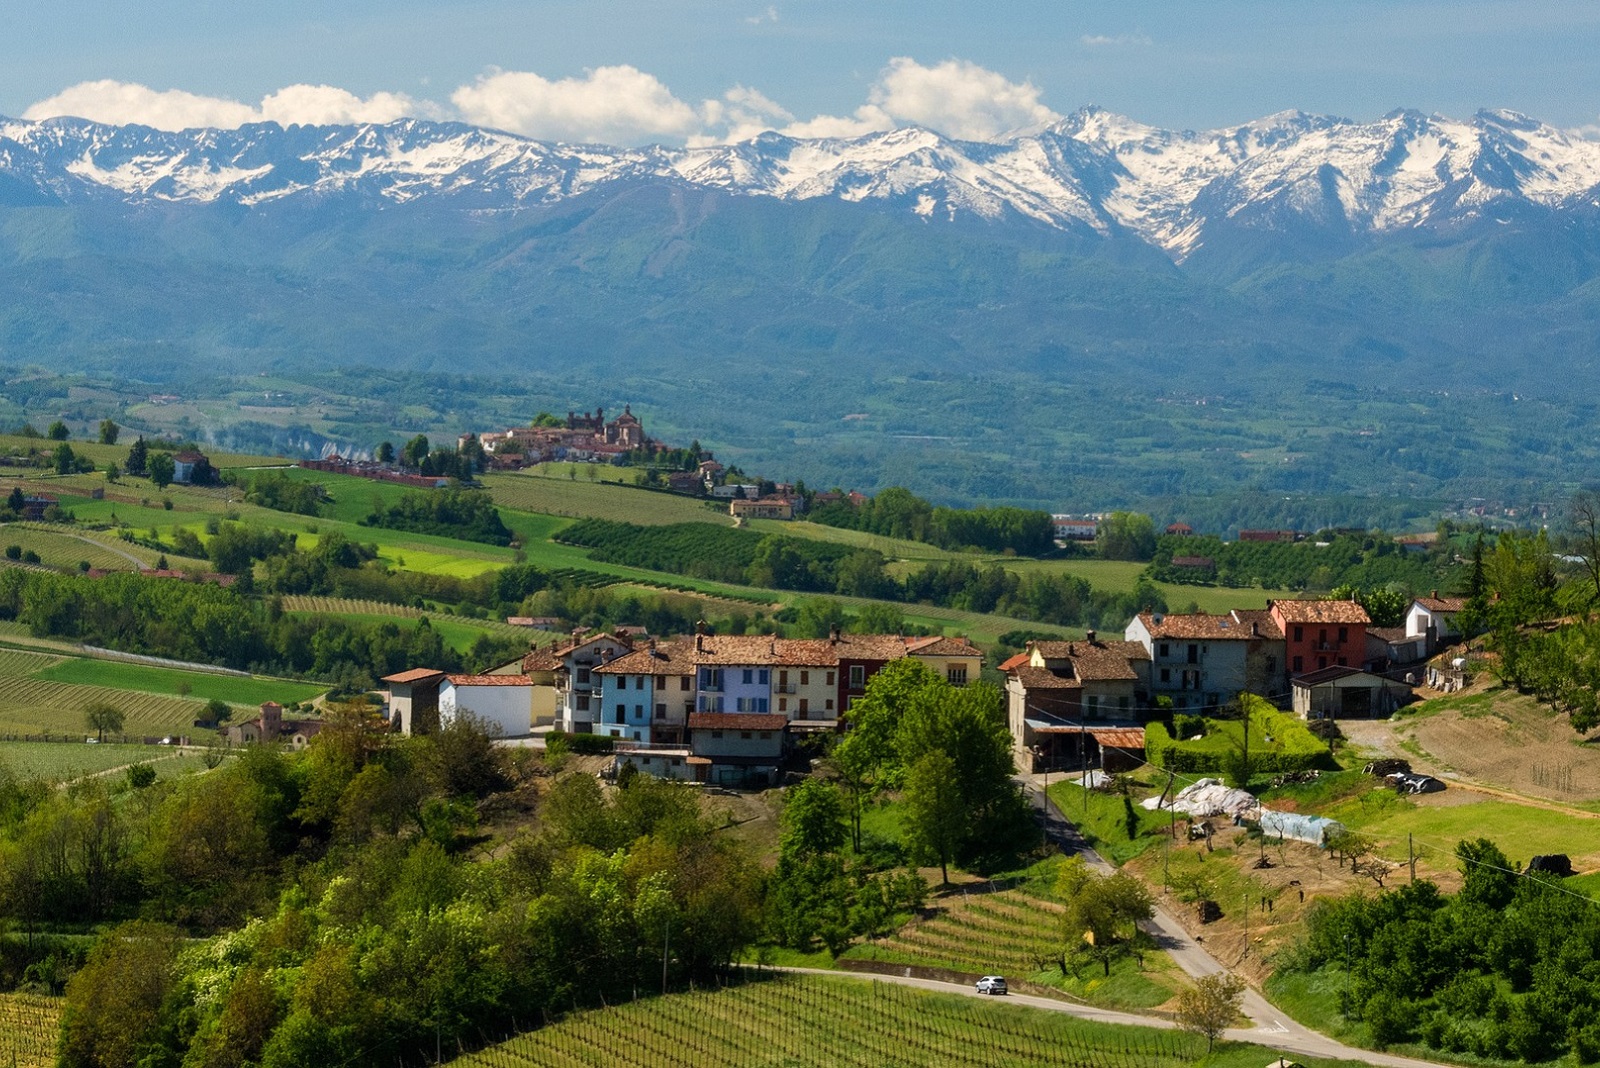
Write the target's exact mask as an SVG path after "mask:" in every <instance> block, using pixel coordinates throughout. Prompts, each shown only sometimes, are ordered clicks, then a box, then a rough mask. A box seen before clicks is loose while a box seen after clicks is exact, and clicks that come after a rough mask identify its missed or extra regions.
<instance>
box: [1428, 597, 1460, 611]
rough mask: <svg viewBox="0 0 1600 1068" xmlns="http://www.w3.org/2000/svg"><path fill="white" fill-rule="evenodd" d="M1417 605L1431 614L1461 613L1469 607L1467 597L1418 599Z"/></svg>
mask: <svg viewBox="0 0 1600 1068" xmlns="http://www.w3.org/2000/svg"><path fill="white" fill-rule="evenodd" d="M1416 603H1417V604H1420V605H1421V606H1422V607H1424V608H1426V609H1427V610H1428V611H1430V612H1459V611H1461V610H1462V609H1463V608H1465V607H1467V599H1466V598H1465V597H1418V598H1417V599H1416Z"/></svg>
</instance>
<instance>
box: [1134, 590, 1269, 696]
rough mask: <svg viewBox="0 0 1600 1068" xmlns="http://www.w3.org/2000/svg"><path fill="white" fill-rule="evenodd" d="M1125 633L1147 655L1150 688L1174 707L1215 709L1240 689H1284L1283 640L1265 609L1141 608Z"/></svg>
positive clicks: (1265, 691) (1258, 691)
mask: <svg viewBox="0 0 1600 1068" xmlns="http://www.w3.org/2000/svg"><path fill="white" fill-rule="evenodd" d="M1123 636H1124V637H1125V638H1126V639H1127V640H1128V641H1130V642H1137V643H1138V644H1139V645H1140V646H1141V647H1142V648H1143V649H1144V650H1145V653H1146V654H1147V655H1148V657H1149V659H1150V693H1151V695H1152V696H1155V697H1167V698H1170V699H1171V701H1172V705H1173V707H1174V708H1177V709H1180V710H1181V709H1190V708H1215V707H1217V706H1218V705H1221V704H1222V703H1224V702H1226V701H1231V700H1232V699H1233V698H1234V697H1235V696H1236V695H1238V694H1239V693H1242V692H1250V693H1255V694H1260V695H1262V696H1272V695H1275V694H1281V693H1283V682H1284V677H1283V664H1284V655H1285V654H1284V639H1283V631H1282V629H1281V627H1280V625H1279V624H1278V622H1277V620H1276V619H1275V618H1274V617H1273V616H1272V615H1271V614H1270V613H1268V612H1262V611H1246V610H1242V609H1238V610H1235V611H1232V612H1228V613H1225V614H1222V615H1211V614H1210V613H1207V612H1194V613H1179V614H1170V613H1161V612H1141V613H1140V614H1139V615H1137V616H1135V617H1134V618H1133V619H1132V620H1130V621H1129V623H1128V626H1127V628H1126V629H1125V630H1124V631H1123Z"/></svg>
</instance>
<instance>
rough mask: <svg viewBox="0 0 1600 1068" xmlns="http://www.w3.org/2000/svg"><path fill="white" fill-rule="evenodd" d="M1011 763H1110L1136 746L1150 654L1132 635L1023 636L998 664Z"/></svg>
mask: <svg viewBox="0 0 1600 1068" xmlns="http://www.w3.org/2000/svg"><path fill="white" fill-rule="evenodd" d="M1000 667H1001V670H1002V671H1004V672H1005V675H1006V721H1007V725H1008V727H1009V728H1010V731H1011V739H1012V745H1013V748H1014V751H1015V758H1016V761H1017V764H1018V766H1019V767H1023V768H1028V769H1031V770H1035V771H1037V770H1042V769H1045V768H1086V767H1092V768H1106V767H1108V766H1109V767H1110V768H1113V769H1114V768H1115V767H1117V766H1119V765H1120V764H1125V763H1126V762H1128V761H1133V762H1135V763H1136V762H1137V760H1136V759H1135V758H1136V757H1138V756H1139V755H1140V754H1142V753H1143V750H1144V727H1143V725H1144V723H1145V722H1146V721H1147V720H1148V719H1149V718H1150V717H1151V716H1152V715H1153V714H1154V712H1153V709H1152V707H1151V701H1150V687H1149V682H1150V674H1149V672H1150V657H1149V653H1148V652H1147V651H1146V650H1145V648H1144V647H1143V646H1142V645H1140V644H1139V643H1138V642H1134V641H1119V640H1110V641H1105V640H1101V639H1100V638H1099V637H1098V635H1096V634H1095V633H1094V632H1093V631H1090V632H1089V634H1088V635H1087V636H1086V637H1085V638H1084V640H1082V641H1065V642H1059V641H1041V642H1029V643H1028V647H1027V650H1026V651H1025V652H1022V653H1019V654H1017V655H1016V656H1014V657H1012V658H1010V659H1009V660H1007V661H1006V662H1005V663H1003V664H1001V665H1000Z"/></svg>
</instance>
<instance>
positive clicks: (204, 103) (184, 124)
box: [22, 79, 439, 130]
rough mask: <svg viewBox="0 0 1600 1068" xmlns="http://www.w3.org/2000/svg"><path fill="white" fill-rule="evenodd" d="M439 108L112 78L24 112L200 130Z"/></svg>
mask: <svg viewBox="0 0 1600 1068" xmlns="http://www.w3.org/2000/svg"><path fill="white" fill-rule="evenodd" d="M438 114H439V108H438V107H437V105H433V104H428V103H425V102H418V101H415V100H412V99H411V98H410V97H408V96H405V95H403V94H400V93H374V94H373V95H372V96H370V97H367V98H365V99H363V98H361V97H359V96H357V95H356V94H354V93H352V92H349V91H348V90H345V89H338V88H335V87H333V86H331V85H290V86H286V87H285V88H282V89H279V90H278V91H277V92H275V93H271V94H269V95H268V96H266V97H264V98H263V99H262V101H261V103H260V105H250V104H245V103H241V102H240V101H237V100H229V99H226V98H224V97H215V96H200V95H198V94H195V93H189V92H185V91H183V90H181V89H164V90H158V89H151V88H150V87H149V86H146V85H139V84H138V83H136V82H118V81H112V80H110V79H103V80H101V81H93V82H80V83H79V84H77V85H74V86H71V87H69V88H67V89H63V90H62V91H61V92H59V93H57V94H56V95H55V96H52V97H50V98H48V99H46V100H41V101H39V102H38V103H36V104H34V105H33V106H32V107H30V108H28V110H27V111H25V112H23V115H22V117H23V118H25V119H48V118H55V117H57V116H63V115H70V116H73V117H75V118H80V119H89V120H91V121H93V122H104V123H112V124H117V125H123V124H128V123H136V124H139V125H143V126H153V127H155V128H156V129H158V130H187V129H192V128H196V127H217V128H220V129H232V128H234V127H238V126H243V125H244V124H245V123H250V122H263V121H270V122H277V123H281V124H282V125H285V126H289V125H293V124H296V123H300V124H305V125H316V124H327V123H346V122H393V121H394V120H395V119H399V118H403V117H405V116H407V115H424V116H428V117H437V116H438Z"/></svg>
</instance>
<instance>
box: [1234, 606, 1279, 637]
mask: <svg viewBox="0 0 1600 1068" xmlns="http://www.w3.org/2000/svg"><path fill="white" fill-rule="evenodd" d="M1228 614H1229V615H1230V616H1232V617H1233V620H1234V622H1235V623H1238V624H1239V625H1240V626H1241V627H1244V628H1245V629H1246V630H1248V629H1250V625H1251V624H1252V623H1253V624H1255V628H1256V629H1255V634H1256V636H1257V637H1261V638H1282V637H1283V628H1282V627H1280V626H1278V621H1277V620H1276V619H1273V618H1272V610H1271V609H1268V608H1235V609H1234V610H1233V611H1232V612H1229V613H1228Z"/></svg>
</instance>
